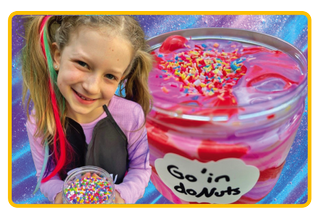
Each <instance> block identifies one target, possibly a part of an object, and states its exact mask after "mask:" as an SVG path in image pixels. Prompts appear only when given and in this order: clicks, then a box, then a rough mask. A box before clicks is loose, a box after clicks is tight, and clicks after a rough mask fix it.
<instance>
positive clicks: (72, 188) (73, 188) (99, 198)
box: [64, 174, 113, 204]
mask: <svg viewBox="0 0 320 221" xmlns="http://www.w3.org/2000/svg"><path fill="white" fill-rule="evenodd" d="M112 192H113V188H112V186H111V184H110V182H109V181H107V180H105V179H103V178H101V177H99V176H97V175H95V174H94V175H93V176H84V177H82V178H81V179H77V180H75V181H74V182H72V183H70V184H69V185H68V187H67V188H66V189H65V190H64V194H65V196H66V199H67V201H68V202H69V203H71V204H103V203H106V202H107V201H108V200H109V199H110V197H111V196H112Z"/></svg>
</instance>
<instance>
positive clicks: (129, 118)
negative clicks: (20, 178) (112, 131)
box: [26, 96, 151, 203]
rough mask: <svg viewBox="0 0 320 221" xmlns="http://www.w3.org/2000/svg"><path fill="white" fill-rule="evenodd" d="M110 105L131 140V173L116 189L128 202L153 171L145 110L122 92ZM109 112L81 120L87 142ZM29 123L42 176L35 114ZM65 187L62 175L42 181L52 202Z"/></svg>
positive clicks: (138, 194)
mask: <svg viewBox="0 0 320 221" xmlns="http://www.w3.org/2000/svg"><path fill="white" fill-rule="evenodd" d="M108 109H109V111H110V113H111V114H112V116H113V118H114V120H115V121H116V122H117V124H118V125H119V127H120V128H121V129H122V131H123V132H124V134H125V135H126V136H127V140H128V155H129V169H128V173H127V174H126V176H125V178H124V180H123V182H122V183H121V184H119V185H115V189H116V190H117V191H118V192H119V193H120V196H121V197H122V198H123V199H124V200H125V202H126V203H135V202H136V201H137V200H138V199H140V198H141V197H142V196H143V194H144V191H145V188H146V187H147V185H148V182H149V179H150V175H151V167H150V165H149V147H148V140H147V131H146V128H145V127H142V128H141V126H142V125H143V124H144V120H145V119H144V115H143V111H142V108H141V106H140V105H139V104H137V103H135V102H132V101H129V100H126V99H124V98H121V97H118V96H113V98H112V99H111V101H110V103H109V106H108ZM106 116H107V115H106V113H105V112H104V113H103V114H102V115H101V116H100V117H99V118H97V119H96V120H94V121H93V122H91V123H87V124H80V125H81V126H82V128H83V131H84V134H85V136H86V142H87V143H89V142H90V140H91V136H92V131H93V128H94V126H95V125H96V123H97V122H98V121H99V120H101V119H103V118H105V117H106ZM26 127H27V132H28V137H29V143H30V148H31V153H32V157H33V161H34V165H35V168H36V172H37V173H36V176H37V177H38V178H39V176H40V172H41V168H42V164H43V160H44V148H43V146H42V145H41V138H35V137H34V136H33V135H34V133H35V131H36V124H35V119H34V118H33V117H32V116H31V117H30V121H27V124H26ZM139 129H140V130H139ZM62 189H63V181H62V180H61V179H60V178H59V176H58V175H56V176H54V177H53V178H51V180H49V181H47V182H46V183H43V184H41V185H40V191H41V192H42V193H43V194H44V196H45V197H47V198H48V199H49V201H51V202H53V201H54V199H55V196H56V195H57V194H58V193H59V192H61V191H62Z"/></svg>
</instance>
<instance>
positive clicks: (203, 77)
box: [157, 43, 247, 100]
mask: <svg viewBox="0 0 320 221" xmlns="http://www.w3.org/2000/svg"><path fill="white" fill-rule="evenodd" d="M185 46H186V47H187V45H185ZM218 47H219V44H218V43H214V44H213V46H208V45H206V44H201V45H195V47H194V48H193V49H190V50H188V51H183V52H180V53H177V54H174V55H173V57H172V58H171V59H170V60H164V55H163V54H158V55H157V56H158V58H160V59H157V60H158V68H159V69H160V70H161V71H162V74H161V75H160V76H159V78H162V79H163V80H164V81H166V80H169V79H171V78H173V79H175V80H176V81H179V82H181V84H180V91H181V92H182V93H184V94H185V95H186V96H189V95H202V96H217V97H218V98H220V99H221V100H224V98H225V97H226V96H228V95H230V94H232V87H233V86H234V85H236V84H237V82H238V81H239V79H240V78H241V77H242V76H243V75H245V73H246V70H247V69H246V67H245V66H244V65H243V61H245V58H243V57H241V56H240V53H238V49H235V50H234V51H233V52H225V51H223V50H222V51H221V52H219V51H218V49H217V48H218ZM234 47H236V46H235V45H234ZM188 48H190V46H189V47H188ZM161 90H162V91H163V92H164V93H169V91H170V90H169V89H167V88H166V87H162V88H161Z"/></svg>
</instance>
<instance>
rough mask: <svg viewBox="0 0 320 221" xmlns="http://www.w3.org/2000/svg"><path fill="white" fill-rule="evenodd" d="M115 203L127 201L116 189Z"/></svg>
mask: <svg viewBox="0 0 320 221" xmlns="http://www.w3.org/2000/svg"><path fill="white" fill-rule="evenodd" d="M115 203H126V202H125V201H124V199H122V198H121V196H120V194H119V193H118V191H116V200H115Z"/></svg>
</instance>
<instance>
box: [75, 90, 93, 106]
mask: <svg viewBox="0 0 320 221" xmlns="http://www.w3.org/2000/svg"><path fill="white" fill-rule="evenodd" d="M72 90H73V92H74V93H75V95H76V97H77V98H78V100H79V98H80V99H81V100H80V101H84V102H85V101H86V103H87V102H90V103H92V102H93V101H95V100H97V99H91V98H88V97H86V96H84V95H82V94H80V93H78V92H77V91H76V90H74V89H73V88H72Z"/></svg>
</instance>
